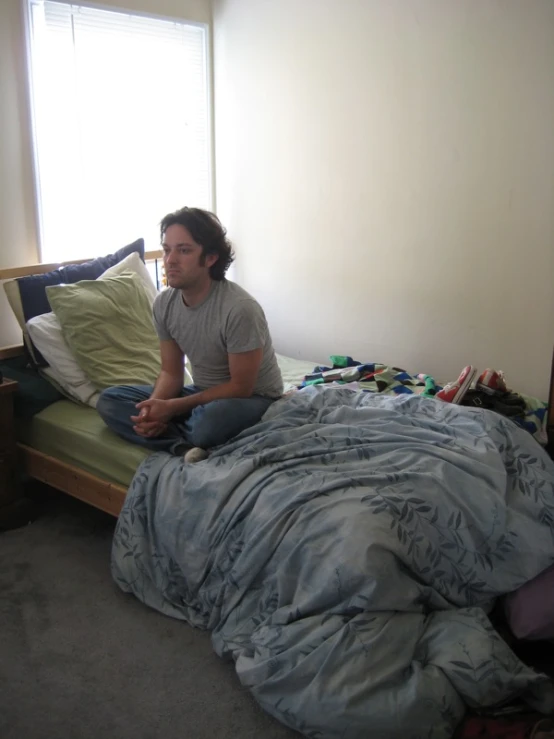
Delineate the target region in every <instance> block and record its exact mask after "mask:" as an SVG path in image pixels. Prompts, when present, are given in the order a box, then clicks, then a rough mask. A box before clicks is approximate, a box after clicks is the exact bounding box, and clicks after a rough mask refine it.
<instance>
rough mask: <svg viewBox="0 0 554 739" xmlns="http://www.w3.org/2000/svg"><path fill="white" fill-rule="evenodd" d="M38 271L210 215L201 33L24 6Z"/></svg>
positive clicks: (38, 4) (55, 5)
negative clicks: (173, 218) (185, 211)
mask: <svg viewBox="0 0 554 739" xmlns="http://www.w3.org/2000/svg"><path fill="white" fill-rule="evenodd" d="M29 7H30V30H31V92H32V100H33V111H34V133H35V144H36V146H35V150H36V165H37V166H36V169H37V191H38V201H39V214H40V221H41V223H40V231H41V251H42V254H41V257H42V260H43V261H45V262H49V261H57V260H68V259H73V258H79V257H88V256H96V255H99V254H104V253H107V252H108V251H112V250H114V249H117V248H119V247H120V246H123V245H124V244H127V243H129V242H130V241H133V240H134V239H136V238H139V237H140V236H143V237H144V238H145V240H146V246H147V248H148V249H155V248H158V246H159V232H158V223H159V221H160V220H161V218H162V217H163V216H164V215H166V213H168V212H170V211H172V210H175V209H177V208H180V207H182V206H183V205H191V206H197V207H201V208H211V205H212V203H211V169H210V166H211V164H210V129H209V126H210V123H209V121H210V116H209V108H208V106H209V92H208V75H207V32H206V28H205V27H204V26H202V25H196V24H189V23H184V22H177V21H175V22H174V21H170V20H161V19H157V18H151V17H146V16H141V15H133V14H128V13H123V12H113V11H107V10H99V9H97V8H91V7H84V6H80V5H72V4H68V3H64V2H48V1H46V0H29Z"/></svg>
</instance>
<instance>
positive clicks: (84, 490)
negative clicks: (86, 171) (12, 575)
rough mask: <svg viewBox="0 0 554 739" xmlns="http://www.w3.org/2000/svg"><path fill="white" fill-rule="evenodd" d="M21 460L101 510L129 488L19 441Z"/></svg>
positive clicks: (37, 267)
mask: <svg viewBox="0 0 554 739" xmlns="http://www.w3.org/2000/svg"><path fill="white" fill-rule="evenodd" d="M162 256H163V252H162V251H161V250H157V251H147V252H146V253H145V255H144V257H145V260H146V261H147V262H156V263H157V260H158V259H161V258H162ZM88 261H90V260H88V259H80V260H72V261H71V262H59V263H57V264H32V265H29V266H28V267H14V268H11V269H0V282H1V281H3V280H12V279H15V278H16V277H25V276H27V275H36V274H42V273H44V272H50V271H51V270H53V269H57V268H58V267H61V266H63V265H64V264H83V263H84V262H88ZM23 353H24V348H23V345H22V344H19V345H15V346H7V347H3V348H0V359H9V358H10V357H16V356H19V355H21V354H23ZM18 448H19V452H20V460H21V469H22V471H24V472H25V473H27V475H28V476H29V477H31V478H33V479H35V480H39V481H40V482H44V483H47V484H48V485H50V486H52V487H53V488H56V489H57V490H61V491H62V492H64V493H68V494H69V495H72V496H73V497H74V498H78V499H79V500H82V501H83V502H85V503H89V504H90V505H92V506H95V507H96V508H100V510H102V511H105V512H106V513H110V514H111V515H112V516H119V513H120V511H121V508H122V506H123V501H124V500H125V496H126V495H127V488H126V487H124V486H123V485H118V484H117V483H114V482H108V481H107V480H103V479H102V478H101V477H96V476H95V475H91V474H90V473H89V472H85V471H84V470H82V469H80V468H79V467H75V466H73V465H71V464H67V463H66V462H62V461H60V460H59V459H56V457H49V456H48V455H47V454H43V453H42V452H39V451H37V450H36V449H33V448H32V447H29V446H26V445H25V444H18Z"/></svg>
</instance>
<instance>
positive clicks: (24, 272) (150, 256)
mask: <svg viewBox="0 0 554 739" xmlns="http://www.w3.org/2000/svg"><path fill="white" fill-rule="evenodd" d="M163 255H164V253H163V251H162V250H161V249H157V250H156V251H147V252H145V254H144V261H145V262H155V261H156V259H161V258H162V257H163ZM93 258H94V257H91V258H89V259H74V260H73V261H71V262H56V263H55V264H28V265H27V266H25V267H8V268H7V269H0V281H1V280H14V279H15V278H16V277H27V276H28V275H41V274H44V272H51V271H52V270H53V269H58V268H59V267H63V266H64V265H66V264H84V263H85V262H90V261H91V259H93Z"/></svg>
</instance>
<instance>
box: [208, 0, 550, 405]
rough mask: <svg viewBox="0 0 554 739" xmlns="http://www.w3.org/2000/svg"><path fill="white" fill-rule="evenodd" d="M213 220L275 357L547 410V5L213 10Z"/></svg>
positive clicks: (218, 0) (229, 4) (247, 2)
mask: <svg viewBox="0 0 554 739" xmlns="http://www.w3.org/2000/svg"><path fill="white" fill-rule="evenodd" d="M213 15H214V33H215V73H216V87H215V95H216V167H217V170H216V171H217V181H218V188H217V197H218V212H219V214H220V216H221V218H222V220H223V221H224V222H225V223H226V225H227V226H228V228H229V232H230V235H231V236H232V238H233V239H234V241H235V244H236V249H237V252H238V262H237V279H238V281H239V282H240V283H241V284H243V285H244V286H245V287H246V288H247V289H248V290H250V291H251V292H252V293H253V294H255V295H256V297H258V298H259V299H260V301H261V302H262V304H263V306H264V308H265V310H266V313H267V315H268V318H269V320H270V324H271V329H272V333H273V336H274V340H275V343H276V346H277V348H278V350H280V351H283V352H286V353H288V354H290V355H294V356H298V357H306V358H313V359H316V360H321V361H322V360H325V359H326V358H327V355H328V354H330V353H349V354H352V355H354V356H355V357H356V358H358V359H360V360H367V361H381V362H385V363H389V364H395V365H398V366H403V367H405V368H407V369H409V370H418V371H427V372H430V373H433V374H435V376H437V377H439V378H442V379H451V378H455V377H457V375H458V373H459V371H460V369H461V368H462V366H464V365H465V364H467V363H469V362H471V363H473V364H476V365H477V366H479V367H481V368H485V367H487V366H493V367H496V368H500V369H504V370H505V371H506V373H507V376H508V380H509V381H510V383H511V384H512V385H513V386H514V387H515V388H517V389H519V390H520V391H522V392H528V393H532V394H535V395H540V396H542V397H546V393H547V381H548V376H549V370H550V358H551V352H552V344H553V340H554V2H552V0H526V2H522V0H480V1H479V2H475V0H409V2H408V1H407V0H386V1H385V0H302V1H301V2H299V1H298V0H279V2H272V1H271V0H215V2H214V9H213Z"/></svg>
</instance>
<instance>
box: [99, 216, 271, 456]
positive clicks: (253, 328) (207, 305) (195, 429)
mask: <svg viewBox="0 0 554 739" xmlns="http://www.w3.org/2000/svg"><path fill="white" fill-rule="evenodd" d="M160 230H161V238H162V247H163V251H164V265H165V271H166V276H167V282H168V285H169V288H168V289H167V290H164V291H162V292H161V293H160V294H159V295H158V296H157V297H156V300H155V301H154V324H155V326H156V330H157V332H158V336H159V338H160V352H161V372H160V375H159V377H158V379H157V381H156V384H155V385H154V386H152V385H147V386H127V385H125V386H121V387H111V388H108V389H107V390H104V392H103V393H102V394H101V396H100V398H99V400H98V405H97V410H98V412H99V413H100V415H101V416H102V418H103V419H104V421H105V423H106V424H107V425H108V426H109V427H110V428H111V429H112V430H113V431H115V433H117V434H118V435H119V436H121V437H123V438H124V439H127V440H128V441H132V442H134V443H135V444H140V445H141V446H144V447H146V448H148V449H153V450H156V451H160V450H165V451H169V452H171V453H172V454H182V453H184V452H186V453H185V461H187V462H198V461H200V460H202V459H205V458H206V457H207V456H208V453H207V451H206V450H207V449H209V448H210V447H214V446H217V445H219V444H223V443H224V442H226V441H228V440H229V439H231V438H232V437H233V436H236V434H238V433H240V432H241V431H243V430H244V429H246V428H248V427H249V426H253V425H254V424H255V423H257V422H258V421H259V420H260V418H261V417H262V416H263V414H264V413H265V411H266V410H267V408H268V407H269V406H270V404H271V403H272V402H273V401H274V400H276V399H277V398H279V397H280V396H281V394H282V392H283V381H282V379H281V373H280V370H279V367H278V365H277V360H276V358H275V352H274V351H273V345H272V342H271V336H270V335H269V330H268V327H267V322H266V319H265V316H264V312H263V310H262V308H261V307H260V305H259V304H258V303H257V302H256V301H255V300H254V298H253V297H252V296H251V295H249V294H248V293H247V292H246V291H245V290H243V289H242V288H241V287H239V286H238V285H236V284H235V283H234V282H231V281H229V280H227V279H226V278H225V273H226V271H227V269H228V267H229V266H230V264H231V262H232V261H233V258H234V257H233V251H232V248H231V244H230V243H229V241H228V239H227V238H226V235H225V234H226V231H225V229H224V228H223V226H222V225H221V223H220V221H219V219H218V218H217V217H216V216H215V215H214V214H213V213H209V212H208V211H205V210H200V209H199V208H182V209H181V210H178V211H177V212H175V213H170V214H169V215H167V216H166V217H165V218H164V219H163V220H162V222H161V224H160ZM185 355H186V356H187V357H188V359H189V361H190V365H191V368H192V377H193V381H194V385H189V386H187V387H183V365H184V356H185Z"/></svg>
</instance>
